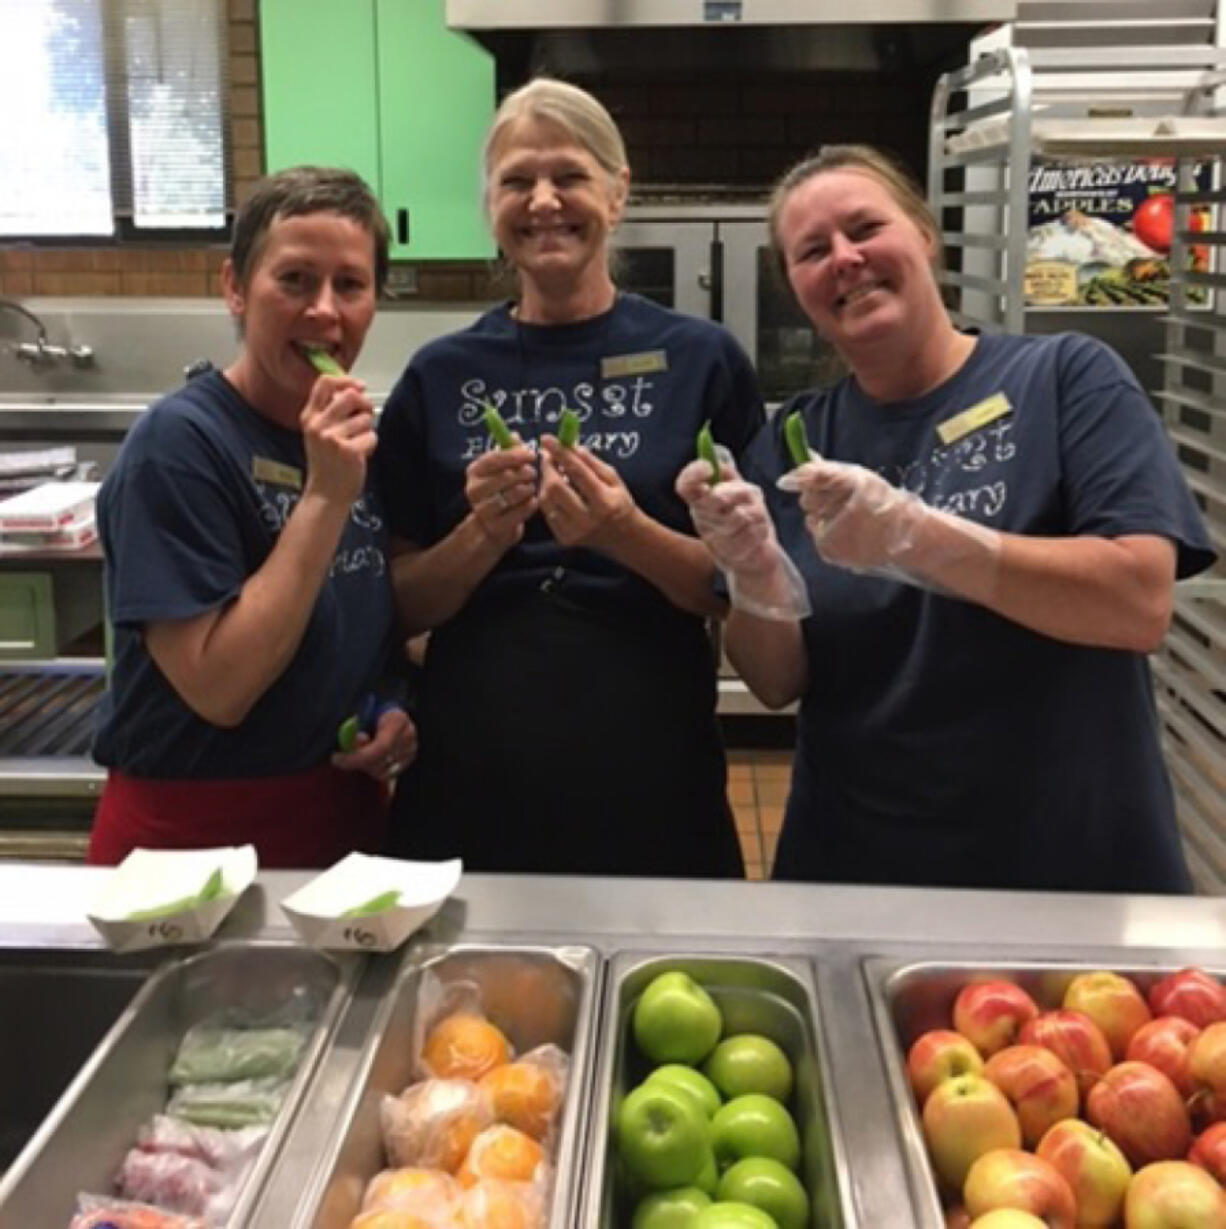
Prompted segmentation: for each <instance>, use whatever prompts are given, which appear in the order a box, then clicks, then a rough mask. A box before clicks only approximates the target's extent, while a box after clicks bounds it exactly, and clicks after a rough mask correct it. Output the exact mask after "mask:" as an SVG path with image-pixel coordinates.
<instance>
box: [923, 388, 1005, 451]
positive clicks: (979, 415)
mask: <svg viewBox="0 0 1226 1229" xmlns="http://www.w3.org/2000/svg"><path fill="white" fill-rule="evenodd" d="M1012 412H1013V407H1012V406H1011V405H1010V404H1009V398H1008V397H1006V396H1005V394H1004V393H993V394H992V395H991V396H990V397H988V398H986V399H985V400H983V401H980V402H979V403H978V404H977V405H972V406H971V407H970V408H969V409H966V410H962V411H961V413H958V414H955V415H954V416H953V417H952V418H947V419H946V420H945V421H944V422H943V423H941V424H939V425H938V427H937V435H938V436H940V438H941V443H942V444H952V443H954V442H955V441H956V440H960V439H961V438H962V437H963V436H964V435H970V433H971V432H972V431H978V430H979V428H980V427H986V426H987V425H988V423H990V422H995V421H996V420H997V419H998V418H1003V417H1004V416H1005V415H1006V414H1010V413H1012Z"/></svg>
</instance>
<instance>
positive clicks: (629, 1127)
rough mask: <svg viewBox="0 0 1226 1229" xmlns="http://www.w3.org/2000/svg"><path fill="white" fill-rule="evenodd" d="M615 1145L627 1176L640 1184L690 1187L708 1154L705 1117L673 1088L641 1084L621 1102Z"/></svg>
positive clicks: (707, 1134)
mask: <svg viewBox="0 0 1226 1229" xmlns="http://www.w3.org/2000/svg"><path fill="white" fill-rule="evenodd" d="M617 1149H618V1154H619V1155H620V1157H621V1159H622V1163H623V1165H624V1166H625V1168H626V1170H627V1172H628V1173H629V1175H630V1176H631V1178H633V1179H635V1180H636V1181H638V1182H640V1183H641V1184H642V1185H643V1186H645V1187H647V1188H649V1189H651V1190H663V1189H665V1188H667V1187H670V1186H690V1185H692V1184H693V1183H694V1180H695V1178H697V1177H698V1174H699V1171H700V1170H701V1169H702V1168H703V1166H704V1164H705V1163H706V1161H707V1159H708V1158H709V1157H710V1155H711V1139H710V1133H709V1128H708V1125H707V1119H706V1117H705V1116H704V1115H703V1112H702V1110H700V1109H699V1108H698V1106H697V1105H696V1104H695V1103H694V1101H693V1099H692V1098H691V1097H687V1096H686V1095H685V1094H684V1093H682V1092H678V1091H677V1090H676V1089H675V1088H670V1087H669V1086H668V1085H667V1084H640V1085H639V1086H638V1087H637V1088H635V1089H634V1090H632V1091H631V1092H629V1093H627V1094H626V1099H625V1100H624V1101H623V1102H622V1103H621V1109H620V1110H619V1112H618V1115H617Z"/></svg>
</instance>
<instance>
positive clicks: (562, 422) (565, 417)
mask: <svg viewBox="0 0 1226 1229" xmlns="http://www.w3.org/2000/svg"><path fill="white" fill-rule="evenodd" d="M578 442H579V415H578V414H576V413H575V411H574V410H563V411H562V415H561V417H560V418H559V419H558V443H559V444H561V445H562V447H563V448H573V447H574V446H575V445H576V444H577V443H578Z"/></svg>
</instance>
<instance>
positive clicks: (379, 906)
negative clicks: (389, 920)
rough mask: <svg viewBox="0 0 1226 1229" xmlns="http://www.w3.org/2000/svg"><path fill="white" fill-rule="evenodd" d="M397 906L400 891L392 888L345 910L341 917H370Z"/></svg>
mask: <svg viewBox="0 0 1226 1229" xmlns="http://www.w3.org/2000/svg"><path fill="white" fill-rule="evenodd" d="M398 904H400V891H399V889H398V888H392V889H391V890H390V891H388V892H380V893H379V895H378V896H372V897H371V898H370V900H367V901H363V902H362V904H360V905H354V906H353V908H352V909H346V910H345V912H344V913H342V914H341V917H370V916H371V915H372V914H375V913H382V912H384V910H386V909H393V908H395V907H396V906H397V905H398Z"/></svg>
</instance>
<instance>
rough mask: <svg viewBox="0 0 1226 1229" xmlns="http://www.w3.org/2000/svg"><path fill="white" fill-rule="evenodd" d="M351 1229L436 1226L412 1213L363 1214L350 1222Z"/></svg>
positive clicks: (429, 1227)
mask: <svg viewBox="0 0 1226 1229" xmlns="http://www.w3.org/2000/svg"><path fill="white" fill-rule="evenodd" d="M349 1229H435V1225H434V1222H433V1221H428V1220H422V1218H421V1217H420V1216H415V1215H414V1214H413V1213H412V1212H397V1211H391V1212H361V1213H359V1214H358V1215H357V1216H355V1217H354V1218H353V1220H351V1221H350V1222H349Z"/></svg>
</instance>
